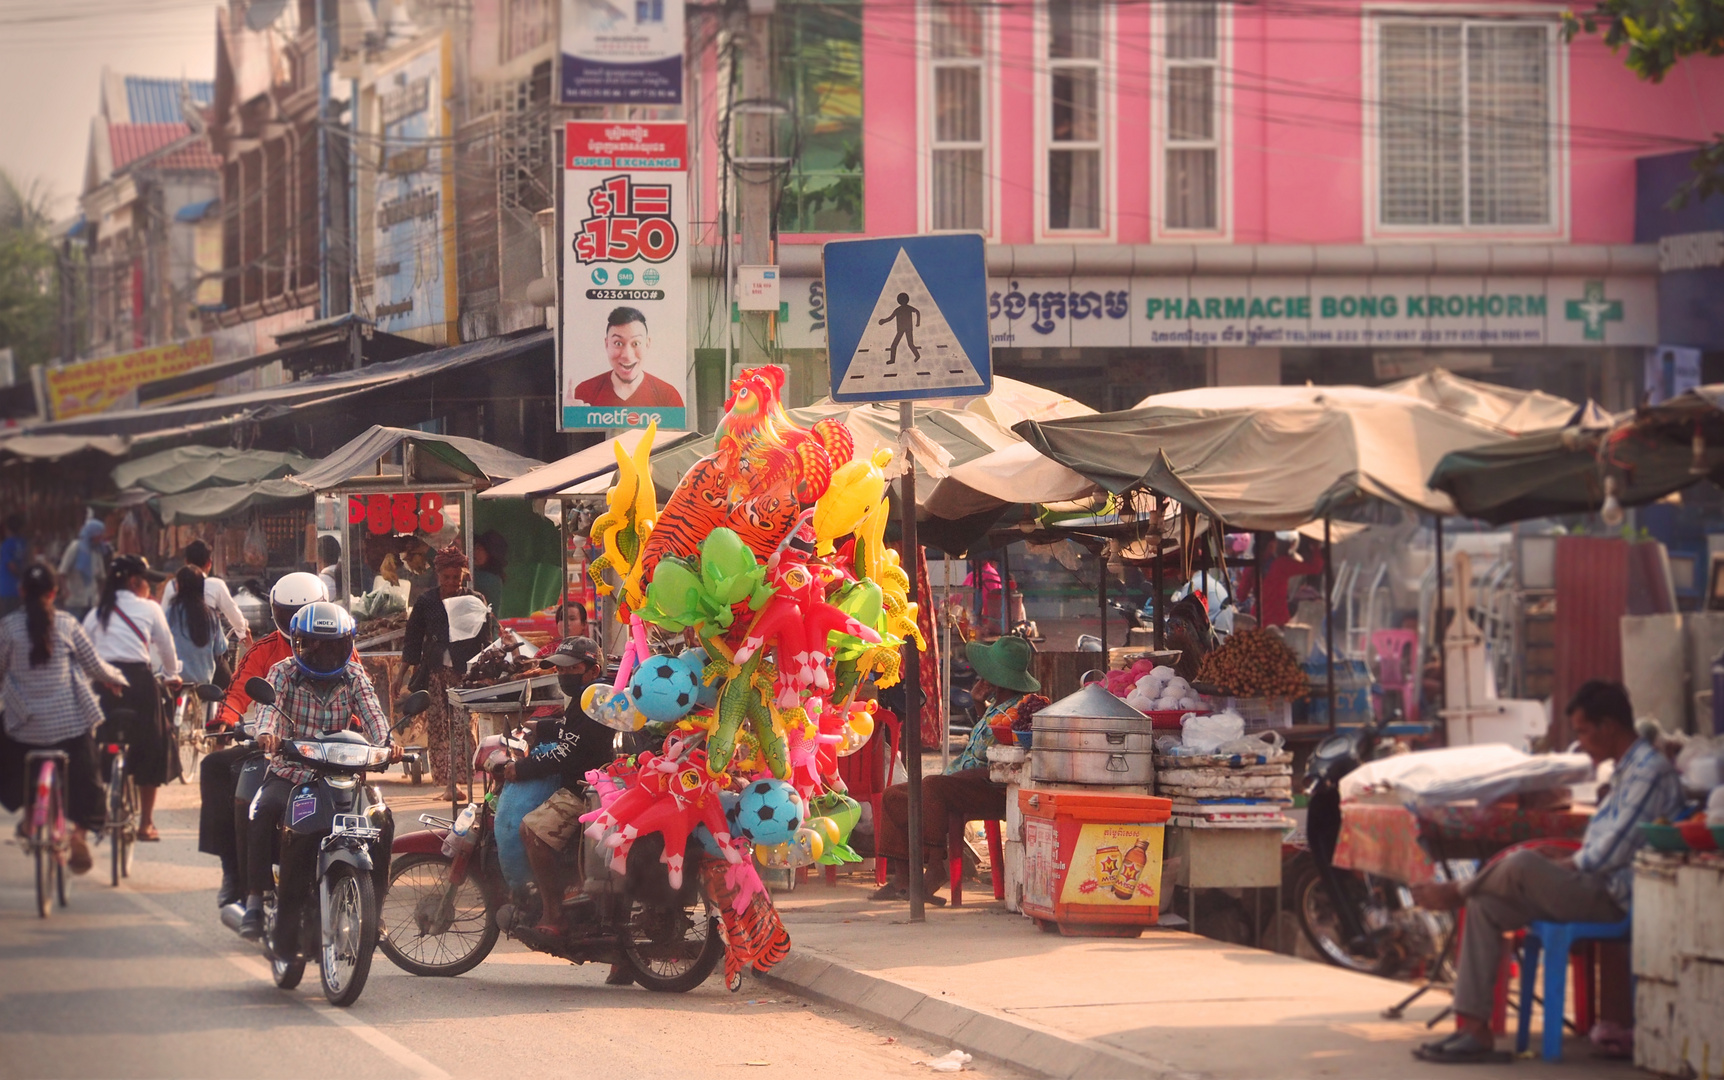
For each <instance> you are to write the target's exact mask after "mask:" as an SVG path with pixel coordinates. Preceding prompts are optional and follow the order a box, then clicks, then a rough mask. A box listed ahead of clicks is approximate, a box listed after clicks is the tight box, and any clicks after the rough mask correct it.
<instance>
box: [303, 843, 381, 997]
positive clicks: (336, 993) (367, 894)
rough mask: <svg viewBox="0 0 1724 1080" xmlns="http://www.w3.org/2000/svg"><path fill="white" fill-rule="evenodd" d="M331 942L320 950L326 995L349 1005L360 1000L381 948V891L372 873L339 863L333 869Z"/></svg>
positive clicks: (326, 930)
mask: <svg viewBox="0 0 1724 1080" xmlns="http://www.w3.org/2000/svg"><path fill="white" fill-rule="evenodd" d="M329 921H330V924H329V925H328V926H326V927H324V928H323V929H324V935H323V936H324V937H326V938H327V939H328V943H327V944H322V943H321V942H320V944H321V945H322V947H321V949H320V951H319V952H318V965H317V966H318V969H319V971H320V972H321V973H322V977H323V996H324V997H325V998H326V999H327V1000H328V1001H329V1003H330V1004H331V1005H334V1006H336V1007H338V1008H346V1007H347V1006H349V1005H351V1004H353V1003H354V1002H355V1001H358V1000H359V994H360V992H361V991H363V990H364V989H365V980H366V978H367V977H368V976H369V975H370V974H371V954H372V953H373V952H374V951H375V950H376V948H377V891H376V887H375V886H374V885H372V883H371V875H370V874H368V873H361V872H359V871H357V870H355V869H354V868H353V867H352V866H350V865H348V864H347V863H338V864H336V865H335V866H334V867H333V868H331V870H330V871H329Z"/></svg>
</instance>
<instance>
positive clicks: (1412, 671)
mask: <svg viewBox="0 0 1724 1080" xmlns="http://www.w3.org/2000/svg"><path fill="white" fill-rule="evenodd" d="M1371 649H1372V651H1373V652H1375V653H1376V654H1377V681H1378V682H1380V683H1382V684H1383V688H1384V689H1385V690H1388V689H1394V690H1398V691H1400V693H1401V711H1402V712H1403V713H1405V714H1406V717H1407V722H1408V723H1409V724H1416V723H1418V721H1419V674H1420V673H1419V632H1418V631H1417V630H1374V631H1372V633H1371ZM1409 657H1410V660H1409Z"/></svg>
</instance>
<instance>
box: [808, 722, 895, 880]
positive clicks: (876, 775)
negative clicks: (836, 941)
mask: <svg viewBox="0 0 1724 1080" xmlns="http://www.w3.org/2000/svg"><path fill="white" fill-rule="evenodd" d="M899 726H900V725H899V720H898V717H897V716H896V715H895V714H894V713H891V712H889V711H886V710H884V709H882V710H881V711H879V712H877V713H875V714H874V736H873V737H872V738H870V739H869V741H868V743H867V744H866V745H864V746H863V748H862V749H861V750H859V751H857V752H856V753H854V754H851V755H850V756H848V757H842V758H839V759H838V775H839V776H841V777H843V778H844V783H845V786H846V788H847V789H848V791H849V793H850V797H851V798H853V799H855V800H856V801H857V802H865V803H867V804H868V806H869V808H870V810H871V812H872V813H873V815H874V817H873V821H874V835H875V836H876V837H878V836H879V835H880V824H879V822H880V799H881V796H882V795H884V794H885V792H886V784H885V781H884V780H883V779H882V774H883V773H885V772H886V769H887V766H888V765H889V764H890V763H891V762H893V761H895V760H896V759H897V757H898V746H899V742H900V739H901V737H902V736H901V732H900V730H899ZM825 877H826V883H827V884H828V885H836V884H837V883H838V868H837V867H836V866H828V867H827V868H826V875H825ZM874 878H875V883H876V884H879V885H884V884H886V879H887V872H886V860H885V859H884V858H880V857H876V858H875V860H874Z"/></svg>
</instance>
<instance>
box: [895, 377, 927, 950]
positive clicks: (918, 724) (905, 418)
mask: <svg viewBox="0 0 1724 1080" xmlns="http://www.w3.org/2000/svg"><path fill="white" fill-rule="evenodd" d="M915 426H916V407H915V405H914V404H912V403H911V402H908V401H901V402H899V403H898V430H899V431H902V432H908V431H910V430H911V429H913V428H914V427H915ZM899 483H900V487H899V495H900V496H901V497H900V499H899V502H898V509H899V512H900V513H902V514H903V524H902V525H901V526H900V527H899V529H900V535H901V536H902V538H903V539H902V540H901V541H900V546H901V547H902V549H903V552H904V576H905V577H907V578H909V579H910V588H909V594H910V599H911V600H912V601H913V600H915V599H916V596H917V592H916V571H917V570H918V566H917V563H918V562H919V560H918V559H917V557H916V555H917V552H918V550H919V549H918V548H917V546H916V462H915V460H914V458H913V457H912V456H911V454H910V448H909V446H908V444H906V445H905V447H904V476H903V478H902V479H901V480H900V482H899ZM903 732H904V737H903V740H902V741H903V743H904V768H905V771H906V772H907V773H908V774H909V787H910V843H909V844H908V847H909V849H910V851H909V854H910V879H909V880H910V921H911V922H924V921H926V919H927V912H925V911H924V910H923V908H922V897H923V895H924V894H923V892H922V880H923V874H922V664H921V657H919V656H918V655H917V650H916V639H915V638H911V637H906V638H905V640H904V723H903Z"/></svg>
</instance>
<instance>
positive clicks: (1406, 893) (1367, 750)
mask: <svg viewBox="0 0 1724 1080" xmlns="http://www.w3.org/2000/svg"><path fill="white" fill-rule="evenodd" d="M1380 739H1381V729H1380V727H1379V725H1378V724H1377V723H1376V722H1372V723H1368V724H1365V725H1362V726H1361V727H1359V728H1356V729H1352V730H1348V731H1340V732H1337V733H1336V734H1334V735H1331V736H1329V737H1328V738H1327V739H1324V740H1323V741H1322V742H1320V743H1318V744H1317V748H1316V749H1315V750H1314V751H1312V753H1311V757H1310V760H1308V761H1307V762H1306V764H1305V782H1306V791H1307V794H1308V795H1309V804H1308V806H1309V808H1308V810H1307V811H1306V819H1305V820H1306V824H1305V831H1306V835H1307V837H1308V841H1309V849H1308V850H1307V851H1304V852H1299V853H1298V854H1296V855H1295V856H1294V857H1293V858H1291V859H1289V860H1288V861H1287V863H1286V870H1285V871H1284V875H1285V877H1286V879H1287V880H1290V881H1292V883H1293V886H1292V889H1291V891H1290V903H1291V905H1292V907H1293V911H1294V913H1295V914H1296V915H1297V916H1298V919H1299V925H1300V927H1301V928H1302V929H1303V930H1304V931H1305V936H1306V938H1308V939H1309V940H1310V942H1311V945H1312V946H1313V947H1314V948H1316V950H1317V951H1318V952H1319V953H1321V954H1322V955H1323V957H1324V959H1326V960H1328V961H1329V963H1331V964H1334V965H1336V966H1337V967H1344V968H1349V969H1351V970H1353V971H1363V972H1367V973H1369V974H1373V975H1384V976H1391V977H1405V976H1417V975H1423V976H1424V977H1426V978H1440V977H1441V976H1442V975H1443V972H1441V971H1438V970H1436V969H1437V967H1438V966H1439V965H1446V964H1447V962H1448V961H1447V958H1446V957H1444V956H1443V955H1442V953H1443V946H1444V943H1445V942H1446V941H1447V940H1448V934H1449V930H1450V928H1451V927H1452V926H1453V917H1452V916H1450V915H1449V914H1447V913H1444V912H1432V911H1426V910H1424V909H1422V908H1419V907H1417V906H1415V905H1414V903H1413V896H1412V892H1411V890H1409V889H1408V888H1407V887H1406V886H1405V885H1403V884H1401V883H1400V882H1396V881H1391V880H1389V879H1387V878H1382V877H1377V876H1375V875H1372V874H1361V873H1355V872H1354V871H1351V870H1346V869H1343V868H1341V867H1337V866H1336V865H1335V864H1334V856H1335V845H1336V844H1337V842H1338V841H1339V840H1340V836H1341V779H1342V778H1343V777H1345V776H1346V775H1347V774H1348V773H1351V772H1352V771H1353V770H1354V769H1357V768H1358V767H1359V766H1360V765H1361V764H1362V763H1364V762H1365V761H1368V760H1370V759H1371V758H1373V757H1374V756H1375V755H1376V750H1377V745H1378V743H1379V741H1380Z"/></svg>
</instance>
